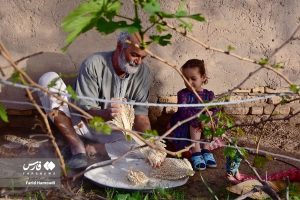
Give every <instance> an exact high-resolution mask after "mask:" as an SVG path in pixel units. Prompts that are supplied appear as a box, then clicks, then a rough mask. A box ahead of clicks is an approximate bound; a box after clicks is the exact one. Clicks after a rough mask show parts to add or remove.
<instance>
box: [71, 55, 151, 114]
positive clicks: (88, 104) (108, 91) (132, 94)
mask: <svg viewBox="0 0 300 200" xmlns="http://www.w3.org/2000/svg"><path fill="white" fill-rule="evenodd" d="M112 54H113V52H99V53H95V54H93V55H91V56H90V57H88V58H87V59H86V60H85V61H84V62H83V63H82V64H81V67H80V71H79V75H78V77H77V80H76V83H75V91H76V93H77V95H79V96H86V97H92V98H99V99H107V100H110V99H111V98H126V99H127V101H136V102H147V101H148V97H149V88H150V83H151V80H150V79H151V75H150V70H149V67H148V66H147V65H145V64H141V65H140V67H139V70H138V71H137V72H136V73H134V74H129V75H127V76H126V77H125V78H120V77H119V76H118V75H117V74H116V73H115V71H114V68H113V65H112ZM76 103H77V105H79V106H80V107H81V108H83V109H85V110H89V109H91V108H99V109H105V108H107V105H108V103H102V102H99V101H96V100H90V99H79V100H77V101H76ZM134 111H135V115H148V107H147V106H137V105H134Z"/></svg>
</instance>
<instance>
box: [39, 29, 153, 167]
mask: <svg viewBox="0 0 300 200" xmlns="http://www.w3.org/2000/svg"><path fill="white" fill-rule="evenodd" d="M128 41H130V42H129V43H128ZM140 42H141V38H140V36H139V35H138V34H133V35H129V34H128V33H124V32H123V33H121V34H120V36H119V39H118V43H117V48H116V49H115V50H114V51H112V52H99V53H95V54H93V55H91V56H90V57H88V58H87V59H86V60H85V61H84V62H83V63H82V65H81V67H80V71H79V75H78V77H77V80H76V83H75V91H76V93H77V95H79V96H87V97H92V98H100V99H108V100H109V99H113V98H126V99H127V101H136V102H147V100H148V96H149V87H150V82H151V81H150V76H149V74H150V70H149V68H148V66H146V65H145V64H144V63H143V62H142V60H143V59H144V58H145V56H146V52H145V51H143V50H141V49H140V48H138V47H136V44H137V45H139V44H140ZM53 80H56V82H55V83H56V84H55V86H54V87H51V88H50V90H51V91H53V92H57V91H66V86H65V84H64V83H63V81H62V80H61V79H60V78H59V77H58V75H57V73H55V72H48V73H46V74H44V75H43V76H42V77H41V78H40V80H39V84H40V85H42V86H44V87H47V86H48V85H49V84H50V83H51V81H53ZM64 98H65V100H67V97H64ZM40 99H41V102H42V104H43V106H44V107H46V108H49V110H53V109H56V110H58V114H56V115H54V116H50V119H51V120H52V121H53V123H54V124H55V125H56V126H57V127H58V129H59V131H60V133H61V134H62V135H63V136H64V138H65V139H66V141H67V143H68V144H69V146H70V150H71V153H72V156H71V158H70V159H69V161H68V166H69V167H70V168H72V169H79V168H85V167H86V166H87V156H86V149H85V146H84V143H83V142H82V140H81V139H80V137H79V136H82V137H84V138H88V139H90V140H92V141H94V142H99V143H110V142H113V141H117V140H119V139H122V138H124V136H123V135H122V134H121V133H120V132H113V133H112V134H111V135H103V134H99V133H95V132H94V130H92V129H90V128H89V127H88V126H87V125H86V123H85V122H84V121H81V118H80V117H76V116H73V115H72V116H71V112H70V109H69V107H68V105H67V104H65V103H62V102H59V101H58V100H57V99H55V98H53V97H49V96H47V95H45V94H40ZM76 103H77V105H78V106H79V107H81V108H82V109H84V110H86V111H87V112H88V113H90V114H91V115H93V116H100V117H102V118H103V119H105V120H111V119H112V118H113V117H114V116H116V115H117V114H118V113H119V112H120V106H119V105H118V104H116V103H111V104H105V103H100V102H98V101H96V100H90V99H88V100H87V99H79V100H78V101H76ZM134 111H135V121H134V129H135V130H137V131H145V130H148V129H151V127H150V122H149V118H148V108H147V107H145V106H134ZM46 112H49V111H46Z"/></svg>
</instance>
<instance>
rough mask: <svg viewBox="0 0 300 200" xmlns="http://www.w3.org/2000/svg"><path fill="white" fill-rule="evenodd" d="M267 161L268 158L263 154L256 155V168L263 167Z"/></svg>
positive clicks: (254, 162)
mask: <svg viewBox="0 0 300 200" xmlns="http://www.w3.org/2000/svg"><path fill="white" fill-rule="evenodd" d="M266 163H267V159H266V158H265V157H263V156H259V155H256V156H255V157H254V161H253V165H254V167H256V168H263V167H264V166H265V164H266Z"/></svg>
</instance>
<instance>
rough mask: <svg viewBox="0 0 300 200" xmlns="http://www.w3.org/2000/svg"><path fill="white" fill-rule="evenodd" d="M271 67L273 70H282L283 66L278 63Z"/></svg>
mask: <svg viewBox="0 0 300 200" xmlns="http://www.w3.org/2000/svg"><path fill="white" fill-rule="evenodd" d="M272 67H273V68H275V69H283V68H284V65H283V63H281V62H280V63H275V64H273V65H272Z"/></svg>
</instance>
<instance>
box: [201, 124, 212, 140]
mask: <svg viewBox="0 0 300 200" xmlns="http://www.w3.org/2000/svg"><path fill="white" fill-rule="evenodd" d="M203 135H204V136H205V137H206V138H208V137H211V136H212V135H213V130H212V128H210V127H207V126H205V127H204V128H203Z"/></svg>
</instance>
